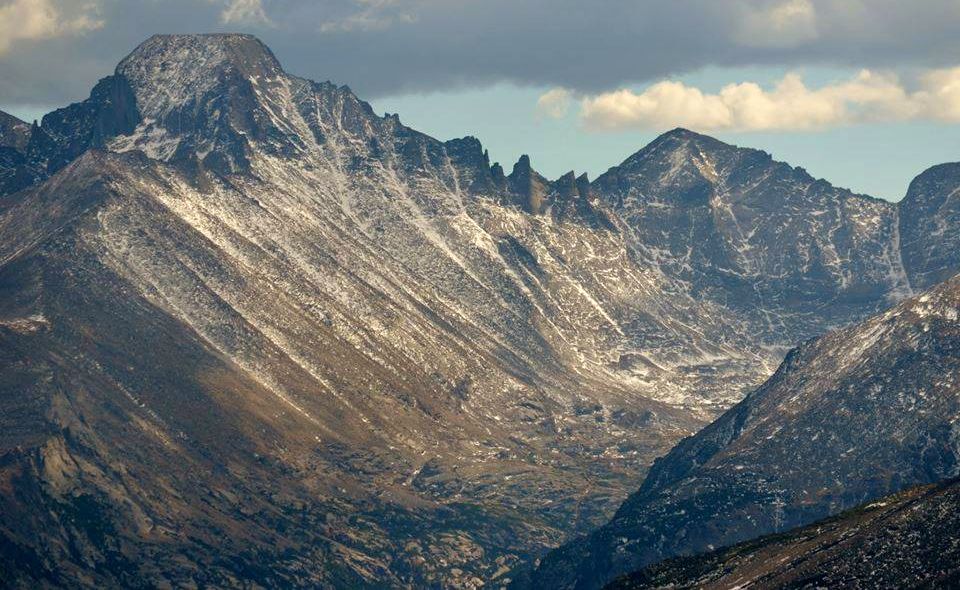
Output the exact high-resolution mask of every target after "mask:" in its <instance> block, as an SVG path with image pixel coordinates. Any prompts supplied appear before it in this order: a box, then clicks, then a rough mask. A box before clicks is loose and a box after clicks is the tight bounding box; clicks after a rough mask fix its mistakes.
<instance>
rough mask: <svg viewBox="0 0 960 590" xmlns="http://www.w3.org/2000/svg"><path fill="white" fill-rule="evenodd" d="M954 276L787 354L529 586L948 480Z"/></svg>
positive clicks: (957, 320)
mask: <svg viewBox="0 0 960 590" xmlns="http://www.w3.org/2000/svg"><path fill="white" fill-rule="evenodd" d="M957 374H960V277H955V278H953V279H951V280H949V281H947V282H945V283H942V284H941V285H938V286H936V287H934V288H933V289H932V290H930V291H928V292H926V293H924V294H922V295H920V296H917V297H914V298H911V299H908V300H906V301H904V302H903V303H900V304H899V305H897V306H895V307H893V308H892V309H890V310H888V311H886V312H884V313H881V314H879V315H877V316H874V317H872V318H870V319H869V320H867V321H865V322H863V323H861V324H858V325H855V326H852V327H848V328H844V329H841V330H837V331H835V332H832V333H830V334H827V335H825V336H823V337H821V338H819V339H817V340H813V341H811V342H808V343H806V344H804V345H802V346H801V347H799V348H798V349H796V350H794V351H792V352H791V353H790V354H789V355H788V356H787V358H786V359H785V360H784V362H783V364H782V365H781V367H780V369H779V370H778V371H777V373H776V374H775V375H774V376H773V377H771V378H770V380H768V381H767V382H766V383H765V384H764V385H763V386H762V387H760V388H759V389H757V390H756V391H754V392H752V393H751V394H750V395H748V396H747V397H746V398H745V399H744V400H743V401H742V402H741V403H739V404H737V405H736V406H734V407H733V408H731V409H730V410H729V411H728V412H726V413H725V414H724V415H723V416H721V417H720V418H719V419H717V420H716V421H715V422H714V423H712V424H711V425H709V426H708V427H706V428H704V429H703V430H701V431H700V432H699V433H697V434H696V435H694V436H693V437H690V438H687V439H685V440H684V441H682V442H680V443H679V444H678V445H677V446H676V447H675V448H674V449H673V450H672V451H671V452H670V453H669V454H668V455H667V456H666V457H664V458H662V459H659V460H657V461H656V463H654V465H653V467H652V468H651V469H650V471H649V473H648V475H647V477H646V479H645V480H644V482H643V485H642V487H641V488H640V490H639V491H638V492H636V493H635V494H633V495H632V496H631V497H630V498H629V499H628V500H627V501H626V502H624V504H623V505H622V506H621V507H620V509H619V510H618V512H617V514H616V515H615V516H614V518H613V519H612V520H611V521H610V522H609V523H608V524H606V525H604V526H603V527H601V528H600V529H599V530H598V531H596V532H594V533H592V534H591V535H590V536H588V537H586V538H583V539H578V540H576V541H573V542H570V543H569V544H567V545H566V546H564V547H563V548H561V549H558V550H556V551H554V552H552V553H550V554H549V555H548V556H547V557H546V558H545V559H544V560H543V563H542V564H541V565H540V568H539V569H538V570H537V572H536V573H535V574H534V579H533V583H532V585H542V586H545V587H551V588H574V587H576V588H597V587H600V586H602V585H603V583H604V582H606V581H609V580H611V579H613V578H614V577H615V576H617V575H619V574H622V573H625V572H629V571H631V570H635V569H639V568H641V567H643V566H646V565H648V564H652V563H655V562H658V561H660V560H662V559H664V558H668V557H673V556H677V555H687V554H691V553H699V552H703V551H709V550H711V549H713V548H715V547H721V546H726V545H732V544H734V543H737V542H740V541H743V540H746V539H750V538H753V537H757V536H759V535H763V534H766V533H770V532H776V531H782V530H787V529H790V528H793V527H796V526H799V525H803V524H807V523H810V522H813V521H815V520H818V519H820V518H823V517H825V516H829V515H832V514H835V513H837V512H839V511H841V510H844V509H847V508H850V507H853V506H856V505H857V504H859V503H861V502H865V501H868V500H871V499H873V498H878V497H880V496H882V495H884V494H888V493H891V492H896V491H898V490H901V489H904V488H906V487H908V486H911V485H917V484H924V483H931V482H936V481H939V480H941V479H945V478H949V477H955V476H957V475H960V444H958V440H960V438H958V430H957V424H958V422H960V395H958V393H960V384H958V382H957V380H956V379H955V378H954V376H955V375H957Z"/></svg>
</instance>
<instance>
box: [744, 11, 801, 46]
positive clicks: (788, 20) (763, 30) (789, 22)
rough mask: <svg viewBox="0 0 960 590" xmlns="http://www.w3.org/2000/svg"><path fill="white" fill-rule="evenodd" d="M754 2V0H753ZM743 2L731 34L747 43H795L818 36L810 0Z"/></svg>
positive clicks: (766, 44) (782, 44) (761, 44)
mask: <svg viewBox="0 0 960 590" xmlns="http://www.w3.org/2000/svg"><path fill="white" fill-rule="evenodd" d="M754 4H755V2H754ZM754 4H747V5H742V11H743V14H742V16H741V18H740V19H738V22H739V27H738V28H737V29H736V30H735V31H734V38H735V39H736V41H738V42H739V43H741V44H742V45H746V46H748V47H795V46H797V45H800V44H802V43H806V42H808V41H812V40H814V39H816V38H817V11H816V8H815V7H814V5H813V2H812V1H811V0H781V1H777V2H774V3H772V4H771V3H765V4H764V5H762V6H759V7H756V6H754Z"/></svg>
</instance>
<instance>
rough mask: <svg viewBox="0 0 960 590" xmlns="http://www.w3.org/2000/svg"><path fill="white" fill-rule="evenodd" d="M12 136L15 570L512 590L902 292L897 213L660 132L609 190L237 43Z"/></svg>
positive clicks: (4, 239)
mask: <svg viewBox="0 0 960 590" xmlns="http://www.w3.org/2000/svg"><path fill="white" fill-rule="evenodd" d="M18 128H19V129H21V130H22V129H23V127H22V126H19V127H18ZM18 133H19V132H18ZM694 148H696V150H697V151H696V154H700V155H698V156H696V158H700V159H695V160H692V161H695V162H699V163H700V165H702V166H705V162H710V163H711V166H713V169H714V172H715V173H716V174H715V175H714V174H708V175H707V176H704V174H706V173H703V172H701V171H700V169H699V167H698V166H697V164H696V163H695V164H693V168H694V169H696V170H697V172H696V174H700V179H699V180H697V177H695V176H693V175H694V174H695V172H694V170H693V169H691V168H690V166H688V165H687V164H688V163H687V162H686V159H688V158H691V157H693V155H695V154H694ZM11 149H12V152H10V153H12V154H14V155H15V156H16V158H14V159H15V160H16V162H14V163H13V165H12V168H2V167H0V168H2V170H5V171H6V170H13V171H14V172H15V173H16V174H19V176H17V178H19V179H21V180H19V181H18V182H19V183H20V185H18V186H8V187H6V188H3V190H2V191H0V339H2V344H0V355H2V357H3V359H4V362H3V363H2V364H0V504H2V506H3V509H2V510H0V568H2V569H3V571H6V572H16V574H15V575H16V580H17V585H20V586H25V587H33V586H37V585H43V584H49V585H64V584H66V583H67V581H68V580H69V581H71V582H72V583H73V584H74V585H84V586H99V587H102V586H130V585H146V586H188V585H213V586H234V585H240V584H241V580H243V581H244V582H247V583H257V584H260V585H265V586H290V585H296V586H338V587H363V586H404V585H407V586H415V587H422V586H428V587H459V588H472V587H478V586H479V585H480V583H481V582H483V583H486V584H487V585H495V584H505V583H507V580H508V579H510V578H511V577H512V576H513V571H515V570H517V569H520V568H522V567H524V565H525V564H527V563H529V562H531V561H533V560H534V559H536V558H537V557H538V556H539V555H542V554H543V553H544V552H545V551H546V550H547V549H549V548H551V547H554V546H556V545H557V544H558V543H559V542H560V541H561V540H563V539H566V538H568V537H569V536H571V535H575V534H578V533H586V532H587V531H589V530H592V529H594V528H596V527H597V526H599V525H601V524H602V523H603V522H605V521H606V520H607V519H608V518H609V517H610V515H611V514H613V513H614V511H615V509H616V507H617V506H618V505H619V504H620V503H621V502H622V500H623V499H624V498H626V497H627V495H628V494H629V492H630V491H631V490H633V489H635V486H636V483H637V482H638V481H640V479H641V478H642V477H643V475H644V474H645V473H646V471H647V469H648V467H649V466H650V465H651V463H652V462H653V459H654V458H655V457H658V456H661V455H663V454H664V453H666V452H667V451H668V450H669V449H670V448H671V447H672V446H673V444H674V443H675V442H676V441H678V440H680V439H681V438H683V437H684V436H686V435H690V434H692V433H694V432H696V431H697V430H699V429H700V428H701V427H702V426H703V425H704V424H705V423H706V422H708V421H709V420H711V419H713V418H714V417H716V416H717V415H718V414H720V413H721V412H723V411H724V410H725V409H727V408H728V407H730V406H731V405H732V404H733V403H735V402H736V401H738V400H740V399H741V398H742V397H743V396H744V395H745V393H746V392H747V391H750V390H752V389H754V388H755V387H756V386H758V385H760V384H761V383H762V382H763V381H764V380H765V379H766V378H767V377H769V375H770V373H771V372H772V371H773V370H774V369H775V367H776V366H777V364H778V363H779V362H780V361H781V360H782V357H783V354H784V352H785V351H786V350H787V349H789V348H790V347H792V346H794V345H795V344H796V343H797V342H798V341H801V340H804V339H806V338H809V337H811V336H816V335H819V334H822V333H823V332H825V331H826V330H828V329H829V328H831V327H833V326H835V325H838V324H843V323H847V322H851V321H855V320H859V319H862V318H863V317H865V316H866V315H869V314H870V313H873V312H874V311H876V310H877V309H879V308H883V307H886V306H888V305H889V304H890V303H891V302H892V301H895V300H897V299H899V298H901V297H902V296H903V295H904V294H905V293H907V292H909V290H910V285H909V284H908V283H907V282H905V280H904V276H906V277H910V276H911V274H910V273H911V272H912V270H911V268H908V267H905V266H904V264H905V263H901V262H900V253H901V248H900V246H899V241H898V228H900V227H901V224H900V222H899V219H900V217H899V209H898V208H897V207H896V206H893V205H890V204H886V203H883V202H881V201H876V200H874V199H870V198H867V197H861V196H857V195H851V194H849V193H847V192H845V191H840V190H838V189H833V188H832V187H829V185H827V184H826V183H824V182H822V181H810V180H809V177H808V176H806V175H805V174H803V173H802V172H800V171H798V170H797V169H793V168H791V167H789V166H787V165H785V164H780V163H776V162H774V161H773V160H772V159H771V158H769V156H766V155H764V154H762V153H760V152H755V151H754V150H745V149H742V148H736V147H734V146H729V145H726V144H722V143H720V142H716V141H715V140H710V139H709V138H705V137H703V136H697V135H694V134H691V133H690V132H686V131H682V130H677V131H674V132H670V133H667V134H665V135H664V136H663V137H661V138H660V139H659V140H657V141H656V142H654V144H652V146H650V147H648V148H645V149H644V150H642V151H641V152H640V153H639V154H638V155H637V156H634V157H632V158H631V159H629V160H628V161H627V162H626V163H625V164H624V165H622V166H621V167H618V168H616V169H613V170H611V172H608V173H607V174H605V175H604V177H603V178H601V179H598V180H597V181H596V182H592V183H591V182H590V181H589V180H588V179H587V178H586V177H585V176H582V175H581V176H577V175H576V174H575V173H570V174H566V175H564V176H563V177H561V178H559V179H556V180H549V179H547V178H545V177H544V176H542V175H541V174H539V173H537V172H536V170H535V169H534V168H533V165H532V162H531V159H530V158H529V157H523V158H521V159H520V160H519V161H518V162H517V163H516V164H515V165H514V166H513V167H512V169H511V172H510V173H509V174H507V173H506V171H505V170H504V168H503V167H502V166H501V165H499V164H497V163H491V162H490V159H489V157H488V154H487V153H486V151H485V150H484V149H483V146H482V144H481V143H480V142H479V141H478V140H477V139H475V138H472V137H464V138H460V139H454V140H450V141H438V140H436V139H434V138H431V137H429V136H426V135H424V134H422V133H419V132H417V131H416V130H413V129H410V128H409V127H406V126H405V125H403V124H402V123H401V122H400V119H399V117H398V116H396V115H390V116H384V117H381V116H378V115H377V114H376V113H374V111H373V109H372V108H371V107H370V105H368V104H367V103H365V102H363V101H362V100H360V99H359V98H358V97H357V96H355V95H354V93H353V92H352V91H351V90H350V89H349V88H347V87H345V86H339V85H336V84H333V83H330V82H323V83H318V82H313V81H310V80H305V79H303V78H299V77H296V76H293V75H290V74H288V73H287V72H285V71H284V70H283V68H282V66H281V65H280V64H279V63H278V61H277V60H276V58H275V56H274V55H273V54H272V53H271V52H270V50H269V49H268V48H266V47H265V46H264V45H263V44H262V43H260V42H259V41H258V40H257V39H255V38H254V37H251V36H247V35H160V36H155V37H152V38H150V39H149V40H147V41H146V42H144V43H143V44H142V45H140V46H139V47H138V48H137V49H135V50H134V51H133V52H132V53H131V54H130V55H129V56H128V57H126V58H125V59H123V60H122V61H121V62H120V64H119V65H118V67H117V69H116V71H115V72H114V74H112V75H111V76H108V77H107V78H104V79H103V80H101V81H100V82H99V83H97V84H96V86H95V87H94V89H93V90H92V92H91V94H90V97H89V98H88V99H87V100H85V101H82V102H80V103H77V104H74V105H70V106H67V107H65V108H63V109H59V110H56V111H54V112H52V113H50V114H48V115H46V116H45V117H43V119H42V121H41V122H40V123H39V124H37V125H32V126H31V127H30V130H29V137H27V138H26V143H25V144H24V143H23V139H22V138H21V139H19V140H17V143H16V145H14V146H13V147H12V148H11ZM17 158H19V159H17ZM3 166H6V165H3ZM761 168H762V169H763V170H769V171H771V172H769V173H768V172H764V171H763V170H761ZM706 169H707V168H706V167H704V170H706ZM657 170H662V171H663V172H662V173H657V174H659V175H656V174H655V171H657ZM670 170H675V171H674V172H673V173H670V174H668V173H667V172H669V171H670ZM3 173H4V174H6V172H3ZM774 173H775V174H774ZM16 174H15V175H16ZM614 178H618V179H619V180H617V181H616V182H614V181H613V180H612V179H614ZM684 179H687V180H684ZM784 179H786V180H784ZM765 182H771V183H773V184H771V185H770V187H769V188H768V189H764V188H763V187H762V186H761V185H763V184H764V183H765ZM684 183H686V184H684ZM688 185H690V186H693V185H696V186H700V187H701V189H698V190H701V191H702V192H703V193H704V194H705V195H709V196H708V197H707V198H706V199H705V200H704V198H700V197H696V194H695V193H696V190H693V189H690V190H687V188H685V187H687V186H688ZM694 197H696V198H694ZM734 200H736V203H734ZM728 205H729V206H728ZM667 210H669V211H670V213H669V215H667ZM727 210H729V211H732V212H733V213H732V215H733V216H732V217H731V216H730V215H727V216H726V217H724V216H723V215H722V213H723V211H727ZM926 211H927V213H926V214H921V215H919V217H920V218H921V221H922V219H923V218H924V215H927V214H934V213H935V212H932V210H930V209H927V210H926ZM659 215H667V216H666V217H662V218H661V217H657V216H659ZM651 216H652V217H651ZM650 218H655V219H656V220H657V222H656V223H652V222H650V221H648V219H650ZM751 220H753V222H754V225H755V227H754V225H750V222H751ZM661 222H662V224H664V225H658V224H661ZM670 224H673V225H670ZM737 226H739V227H741V228H744V231H745V232H746V233H745V234H743V235H742V236H740V235H739V234H735V233H731V232H733V231H734V229H735V228H736V227H737ZM747 228H749V230H748V229H747ZM691 231H692V232H694V235H693V236H692V237H689V236H690V232H691ZM751 231H752V232H753V233H752V234H751V233H750V232H751ZM798 232H806V233H808V234H809V236H808V238H805V241H804V242H803V243H804V244H805V245H804V246H803V247H802V248H801V247H797V248H795V249H790V248H783V247H782V246H781V241H782V240H783V239H786V238H787V237H791V239H792V237H793V234H795V233H798ZM701 234H702V235H703V237H704V239H703V240H698V239H695V238H696V236H697V235H701ZM751 235H752V236H753V237H749V236H751ZM943 235H944V236H951V235H953V234H951V233H950V232H949V231H947V232H945V233H944V234H943ZM684 236H688V237H684ZM708 238H709V239H708ZM944 239H947V238H944ZM751 240H752V241H751ZM934 242H935V240H934ZM931 243H933V242H931ZM745 245H749V246H750V247H751V248H754V249H755V250H756V253H750V254H749V255H748V254H747V253H746V251H744V254H743V255H742V256H741V257H739V258H738V257H737V256H734V254H733V252H734V251H736V250H737V248H743V247H745ZM931 247H933V246H931ZM781 250H782V251H783V254H782V256H781V254H779V253H777V254H767V255H760V254H759V252H762V251H766V252H779V251H781ZM714 255H716V256H721V255H722V258H714ZM772 256H773V257H775V259H773V258H771V257H772ZM938 264H942V265H945V266H949V265H952V264H953V262H952V261H951V260H950V259H947V258H942V257H941V258H936V259H930V262H929V264H928V267H929V269H930V270H927V271H924V272H932V271H933V269H935V268H938V267H937V265H938ZM797 265H798V266H797ZM943 272H947V271H946V270H944V271H943ZM723 277H729V280H725V279H724V278H723ZM751 285H752V286H751ZM818 293H819V295H818Z"/></svg>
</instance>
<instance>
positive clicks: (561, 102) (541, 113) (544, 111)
mask: <svg viewBox="0 0 960 590" xmlns="http://www.w3.org/2000/svg"><path fill="white" fill-rule="evenodd" d="M570 99H571V92H570V91H569V90H567V89H566V88H554V89H552V90H548V91H547V92H545V93H543V94H542V95H540V98H539V99H537V109H536V112H537V116H538V117H546V118H548V119H562V118H564V117H566V116H567V112H568V111H569V110H570Z"/></svg>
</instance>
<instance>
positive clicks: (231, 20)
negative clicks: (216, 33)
mask: <svg viewBox="0 0 960 590" xmlns="http://www.w3.org/2000/svg"><path fill="white" fill-rule="evenodd" d="M220 22H221V23H224V24H228V25H269V24H271V21H270V18H269V17H268V16H267V13H266V11H265V10H264V9H263V4H262V2H261V0H229V2H227V5H226V6H225V7H224V8H223V10H222V11H221V12H220Z"/></svg>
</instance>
